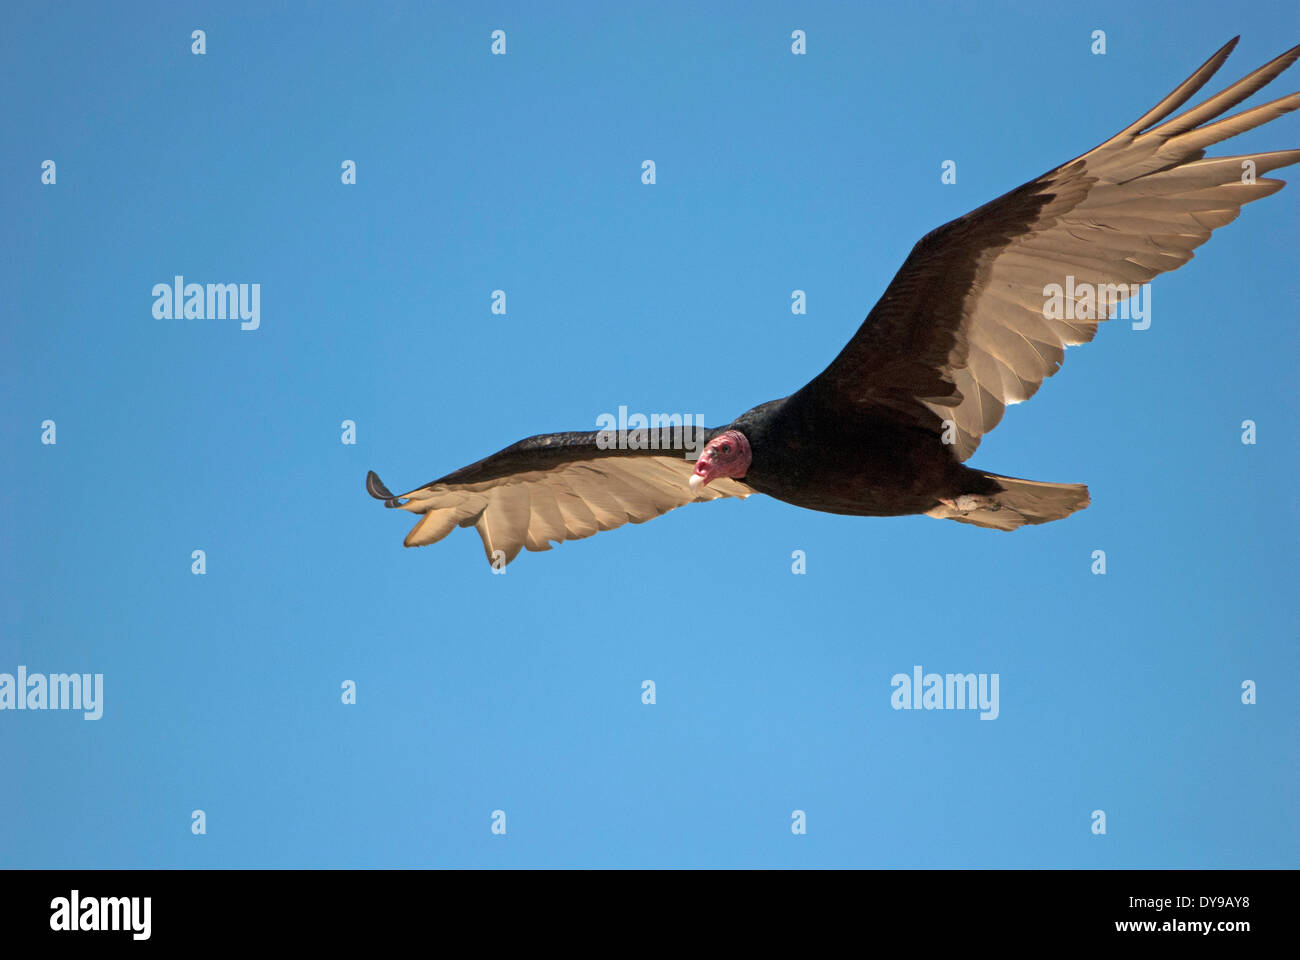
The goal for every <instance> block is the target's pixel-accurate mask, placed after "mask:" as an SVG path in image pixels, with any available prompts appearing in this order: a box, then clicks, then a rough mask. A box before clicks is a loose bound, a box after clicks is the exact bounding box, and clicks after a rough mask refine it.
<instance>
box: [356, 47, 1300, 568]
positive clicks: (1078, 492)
mask: <svg viewBox="0 0 1300 960" xmlns="http://www.w3.org/2000/svg"><path fill="white" fill-rule="evenodd" d="M1236 43H1237V38H1234V39H1233V40H1231V41H1230V42H1229V43H1227V44H1226V45H1225V46H1224V47H1223V48H1222V49H1220V50H1219V51H1218V52H1217V53H1215V54H1214V56H1212V57H1210V59H1209V60H1207V61H1206V62H1205V63H1204V64H1203V65H1202V66H1201V67H1200V68H1199V69H1197V70H1196V72H1194V73H1193V74H1192V75H1191V76H1190V77H1188V78H1187V79H1186V80H1185V81H1183V83H1181V84H1180V85H1179V86H1178V87H1177V88H1176V89H1175V90H1174V91H1173V92H1172V93H1170V94H1169V95H1168V96H1167V97H1165V98H1164V99H1163V100H1161V101H1160V103H1158V104H1156V105H1155V106H1154V107H1152V108H1151V110H1149V111H1148V112H1147V113H1146V114H1144V115H1143V116H1142V117H1140V118H1139V119H1138V120H1136V121H1135V122H1134V123H1132V124H1131V125H1129V126H1128V127H1126V128H1124V129H1123V130H1121V131H1120V132H1119V133H1117V134H1116V135H1115V136H1114V137H1112V138H1111V139H1109V140H1107V141H1106V142H1105V143H1103V144H1101V146H1099V147H1096V148H1095V149H1093V150H1090V151H1088V152H1087V153H1085V154H1083V156H1081V157H1078V158H1076V159H1074V160H1071V161H1069V162H1068V163H1064V164H1062V165H1061V166H1059V167H1057V168H1056V169H1055V170H1052V171H1050V172H1048V173H1045V174H1043V176H1041V177H1038V178H1037V179H1034V180H1031V181H1030V182H1028V183H1026V184H1024V185H1023V186H1021V187H1017V188H1016V189H1015V190H1012V191H1011V192H1010V193H1007V194H1004V195H1003V196H1001V197H998V198H997V199H996V200H993V201H991V202H989V203H987V204H985V205H984V206H982V207H980V208H978V209H977V210H973V211H971V212H970V213H968V214H966V215H965V216H963V217H960V218H958V219H956V220H953V221H952V222H951V223H947V224H944V225H943V226H942V227H939V228H938V229H937V230H934V231H932V232H931V233H929V234H927V235H926V236H925V237H923V238H922V239H921V241H920V242H919V243H917V245H916V246H915V247H914V248H913V250H912V252H911V254H910V255H909V256H908V258H907V260H906V261H905V262H904V263H903V266H902V268H901V269H900V270H899V271H898V274H897V275H896V276H895V277H894V279H893V281H892V282H891V283H890V284H889V287H888V288H887V289H886V290H885V293H884V295H883V296H882V297H881V298H880V302H879V303H877V304H876V306H875V307H874V308H873V309H872V310H871V312H870V313H869V314H868V315H867V318H866V320H865V321H864V322H863V323H862V326H861V327H860V328H859V329H858V331H857V333H856V334H854V336H853V338H852V339H851V340H850V341H849V342H848V344H847V345H846V346H845V347H844V349H843V350H841V351H840V354H839V356H837V357H836V358H835V359H834V360H833V361H831V364H830V366H828V367H827V368H826V369H825V370H823V371H822V372H821V373H820V374H819V375H818V376H817V377H815V378H814V379H813V380H812V381H811V382H809V383H808V384H807V385H806V386H804V387H803V388H802V389H801V390H799V391H798V392H797V393H795V394H792V395H791V396H789V397H785V398H783V399H780V400H772V401H769V402H767V403H764V404H760V405H759V406H757V407H755V408H753V409H752V410H749V411H747V412H746V413H743V414H741V415H740V416H739V417H737V418H736V419H735V420H734V421H732V422H731V423H729V424H727V425H726V426H723V427H716V428H713V429H710V430H707V431H706V432H705V433H704V436H703V437H701V438H699V441H700V442H702V443H703V449H702V450H701V451H700V454H699V458H698V459H697V460H696V461H695V463H694V464H692V463H691V462H690V461H689V460H687V459H686V458H685V456H684V455H683V452H682V451H683V448H687V449H690V448H691V442H690V441H691V437H690V435H689V434H684V433H683V432H682V428H679V427H662V428H654V429H648V430H642V431H639V432H638V434H637V435H636V436H635V437H633V438H632V442H630V443H629V442H621V443H620V442H617V440H618V439H619V438H613V439H614V440H615V441H616V442H614V443H611V442H610V441H611V438H610V437H609V435H608V434H602V433H601V432H599V431H591V432H576V433H551V434H543V435H541V436H536V437H529V438H528V439H526V440H521V441H520V442H519V443H516V444H514V445H513V446H510V447H507V448H506V449H504V450H502V451H500V452H499V453H495V454H493V455H492V456H490V457H487V458H485V459H483V460H480V461H478V462H477V463H473V464H470V465H469V466H467V467H463V468H461V469H460V470H457V471H456V472H454V473H451V474H448V475H447V476H445V477H443V478H442V479H440V480H435V481H433V482H432V483H428V484H425V485H424V486H422V487H418V488H417V489H415V490H412V491H410V492H409V493H404V494H401V495H399V496H394V495H393V494H392V493H391V492H390V491H389V490H388V488H387V487H385V486H384V484H383V483H382V482H381V481H380V479H379V477H378V476H377V475H376V474H375V473H374V472H373V471H372V472H370V473H369V474H368V475H367V477H366V489H367V490H368V491H369V492H370V494H371V495H372V496H374V497H376V498H378V499H381V500H383V501H384V504H385V506H388V507H397V508H400V509H402V510H406V511H408V512H410V513H415V514H420V515H421V516H420V519H419V520H418V522H417V523H416V524H415V526H414V527H413V528H412V529H411V532H410V533H409V534H407V537H406V546H408V547H417V546H423V545H425V544H430V543H436V542H437V541H438V540H441V539H442V538H443V537H445V536H446V535H447V534H448V533H450V532H451V531H452V530H453V529H455V528H456V527H458V526H459V527H467V526H473V527H475V528H476V529H477V530H478V533H479V536H480V537H481V538H482V540H483V549H484V552H485V553H486V554H487V557H488V560H489V562H491V563H493V564H494V565H498V566H499V565H502V564H505V563H509V562H510V561H511V560H513V559H514V558H515V557H516V556H517V555H518V554H519V551H520V550H521V549H524V548H527V549H529V550H549V549H550V548H551V544H552V543H553V542H554V543H559V542H563V541H565V540H577V539H581V538H583V537H589V536H591V535H592V534H594V533H596V532H597V531H600V530H610V529H612V528H614V527H618V526H621V525H623V524H625V523H643V522H644V521H646V520H649V519H651V518H652V517H657V516H659V515H660V514H663V513H666V512H668V511H669V510H672V509H673V508H675V507H680V506H682V505H683V504H686V503H690V502H691V501H694V500H715V499H717V498H719V497H741V498H743V497H747V496H749V495H750V494H751V493H765V494H768V495H769V496H772V497H775V498H777V499H779V500H784V501H785V502H787V503H791V504H794V505H796V506H800V507H807V508H809V509H812V510H821V511H825V512H828V513H841V514H852V515H858V516H899V515H905V514H922V513H923V514H927V515H929V516H932V517H939V518H944V519H951V520H957V521H960V522H963V523H973V524H976V525H978V526H982V527H991V528H994V529H998V530H1014V529H1016V528H1017V527H1020V526H1023V525H1026V524H1036V523H1046V522H1047V521H1050V520H1059V519H1061V518H1062V517H1066V516H1069V515H1070V514H1071V513H1074V512H1075V511H1076V510H1080V509H1082V508H1084V507H1086V506H1088V489H1087V487H1085V486H1083V485H1082V484H1070V483H1044V482H1039V481H1033V480H1019V479H1015V478H1012V477H1004V476H1000V475H998V474H995V473H988V472H986V471H983V470H976V469H971V468H969V467H967V466H965V465H964V462H963V461H965V460H966V459H967V458H968V457H969V456H970V455H971V454H972V453H974V452H975V449H976V448H977V447H978V446H979V443H980V439H981V438H982V437H983V436H984V434H986V433H987V432H988V431H990V430H992V429H993V428H994V427H995V426H997V424H998V423H999V422H1000V421H1001V419H1002V414H1003V411H1004V410H1005V408H1006V406H1007V405H1008V404H1012V403H1019V402H1021V401H1023V400H1027V399H1028V398H1029V397H1031V396H1033V395H1034V393H1035V392H1037V390H1038V388H1039V386H1040V385H1041V384H1042V382H1043V381H1044V380H1045V379H1046V378H1048V377H1050V376H1051V375H1052V374H1054V373H1055V372H1056V371H1057V369H1058V368H1059V367H1060V365H1061V362H1062V360H1063V359H1064V357H1065V347H1067V346H1071V345H1074V344H1079V343H1086V342H1087V341H1089V340H1091V339H1092V338H1093V337H1094V336H1095V335H1096V332H1097V324H1098V323H1099V322H1101V321H1102V320H1104V319H1106V318H1107V316H1108V315H1109V307H1111V306H1113V305H1114V303H1115V301H1116V299H1117V298H1123V297H1124V296H1125V294H1127V293H1129V292H1131V291H1135V290H1136V289H1137V285H1139V284H1143V283H1146V282H1147V281H1149V280H1151V278H1153V277H1154V276H1156V275H1157V274H1159V273H1164V272H1166V271H1168V270H1176V269H1178V268H1179V267H1181V266H1182V265H1183V264H1185V263H1186V262H1187V261H1188V260H1190V259H1191V258H1192V256H1193V254H1192V251H1193V250H1194V249H1195V248H1196V247H1198V246H1200V245H1201V244H1202V243H1204V242H1205V241H1206V240H1208V239H1209V237H1210V233H1211V232H1212V231H1213V230H1215V229H1217V228H1218V227H1221V226H1223V225H1224V224H1226V223H1230V222H1231V221H1232V220H1234V219H1236V217H1237V215H1238V214H1239V213H1240V212H1241V207H1242V205H1243V204H1246V203H1249V202H1251V201H1252V200H1258V199H1260V198H1261V197H1266V196H1268V195H1269V194H1271V193H1276V192H1277V191H1278V190H1280V189H1281V188H1282V187H1283V185H1284V181H1281V180H1273V179H1267V178H1264V177H1262V175H1263V174H1266V173H1268V172H1269V171H1271V170H1274V169H1277V168H1279V167H1285V166H1288V165H1290V164H1293V163H1295V162H1297V161H1298V160H1300V150H1279V151H1274V152H1269V153H1255V154H1247V155H1242V156H1233V157H1216V158H1211V159H1206V158H1205V148H1206V147H1208V146H1211V145H1213V144H1215V143H1218V142H1219V141H1221V140H1226V139H1228V138H1229V137H1233V136H1236V135H1237V134H1239V133H1242V132H1244V131H1246V130H1250V129H1253V128H1254V127H1258V126H1260V125H1261V124H1264V123H1267V122H1268V121H1270V120H1272V119H1274V118H1276V117H1279V116H1281V115H1282V114H1284V113H1288V112H1290V111H1292V110H1295V109H1296V108H1297V107H1300V93H1293V94H1290V95H1288V96H1285V97H1282V98H1280V99H1277V100H1273V101H1271V102H1270V103H1266V104H1263V105H1261V106H1257V107H1253V108H1251V109H1248V110H1243V111H1241V112H1239V113H1236V114H1234V115H1232V116H1228V117H1224V118H1223V119H1219V118H1220V117H1222V116H1223V114H1225V113H1226V112H1228V111H1229V110H1231V109H1232V107H1234V106H1236V105H1237V104H1238V103H1240V102H1241V101H1243V100H1245V99H1246V98H1247V97H1249V96H1251V95H1252V94H1254V93H1255V92H1256V91H1258V90H1260V89H1261V88H1262V87H1264V86H1265V85H1266V84H1268V83H1269V81H1271V80H1272V79H1273V78H1275V77H1276V76H1277V75H1278V74H1279V73H1281V72H1282V71H1283V70H1285V69H1286V68H1287V67H1289V66H1291V64H1292V63H1294V62H1295V60H1296V59H1297V57H1300V47H1293V48H1292V49H1290V50H1288V51H1287V52H1286V53H1284V54H1282V55H1281V56H1279V57H1277V58H1276V59H1274V60H1272V61H1270V62H1269V63H1266V64H1265V65H1264V66H1262V67H1260V68H1259V69H1258V70H1255V71H1254V72H1252V73H1250V74H1248V75H1247V76H1245V77H1243V78H1242V79H1241V80H1239V81H1237V82H1236V83H1234V84H1232V85H1231V86H1230V87H1228V88H1227V89H1225V90H1223V91H1222V92H1220V93H1218V94H1217V95H1215V96H1213V97H1210V98H1209V99H1208V100H1206V101H1205V102H1204V103H1202V104H1200V105H1199V106H1197V107H1194V108H1192V109H1190V110H1188V111H1186V112H1184V113H1182V114H1180V115H1178V116H1176V117H1172V118H1170V117H1171V114H1173V113H1174V112H1175V111H1176V110H1178V109H1179V108H1180V107H1181V106H1182V105H1183V104H1184V103H1186V102H1187V101H1188V100H1189V99H1190V98H1191V97H1192V96H1193V95H1194V94H1195V93H1196V92H1197V91H1198V90H1200V88H1201V87H1202V86H1204V85H1205V83H1206V81H1208V80H1209V79H1210V77H1211V76H1212V75H1213V74H1214V73H1215V72H1216V71H1217V70H1218V69H1219V67H1220V66H1222V64H1223V62H1224V60H1226V59H1227V57H1228V54H1229V53H1231V52H1232V48H1233V47H1234V46H1235V45H1236ZM1053 287H1055V289H1058V290H1060V289H1065V290H1069V291H1070V292H1074V291H1083V293H1081V294H1078V295H1077V297H1076V300H1075V301H1074V302H1070V303H1067V304H1065V307H1066V309H1065V310H1064V311H1062V310H1057V309H1049V308H1048V307H1047V306H1046V305H1045V301H1044V296H1045V292H1046V291H1047V290H1049V289H1050V288H1053ZM622 439H623V440H627V438H626V437H624V438H622Z"/></svg>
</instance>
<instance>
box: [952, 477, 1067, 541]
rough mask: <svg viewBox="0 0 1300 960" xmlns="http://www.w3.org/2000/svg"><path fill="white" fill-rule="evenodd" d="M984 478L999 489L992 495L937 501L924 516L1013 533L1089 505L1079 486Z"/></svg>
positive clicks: (1065, 515)
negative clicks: (1026, 526)
mask: <svg viewBox="0 0 1300 960" xmlns="http://www.w3.org/2000/svg"><path fill="white" fill-rule="evenodd" d="M984 476H986V477H988V478H989V479H990V480H992V481H994V482H995V483H997V484H998V486H1000V487H1001V488H1002V489H1001V490H1000V491H998V492H996V493H983V494H973V495H969V496H960V497H955V498H953V499H952V500H951V501H944V502H941V503H940V504H939V505H938V506H936V507H935V508H934V509H933V510H930V511H928V515H929V516H931V517H938V518H939V519H941V520H956V521H957V522H958V523H973V524H975V525H976V526H979V527H990V528H992V529H994V530H1015V529H1017V528H1018V527H1023V526H1025V525H1027V524H1034V523H1048V522H1050V521H1052V520H1060V519H1061V518H1063V517H1068V516H1069V515H1070V514H1072V513H1074V512H1075V511H1076V510H1082V509H1083V508H1084V507H1086V506H1087V505H1088V503H1089V502H1090V501H1089V500H1088V488H1087V487H1085V486H1084V485H1083V484H1082V483H1044V482H1042V481H1040V480H1019V479H1017V478H1015V477H1003V476H1000V475H999V474H996V473H986V474H984Z"/></svg>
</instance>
